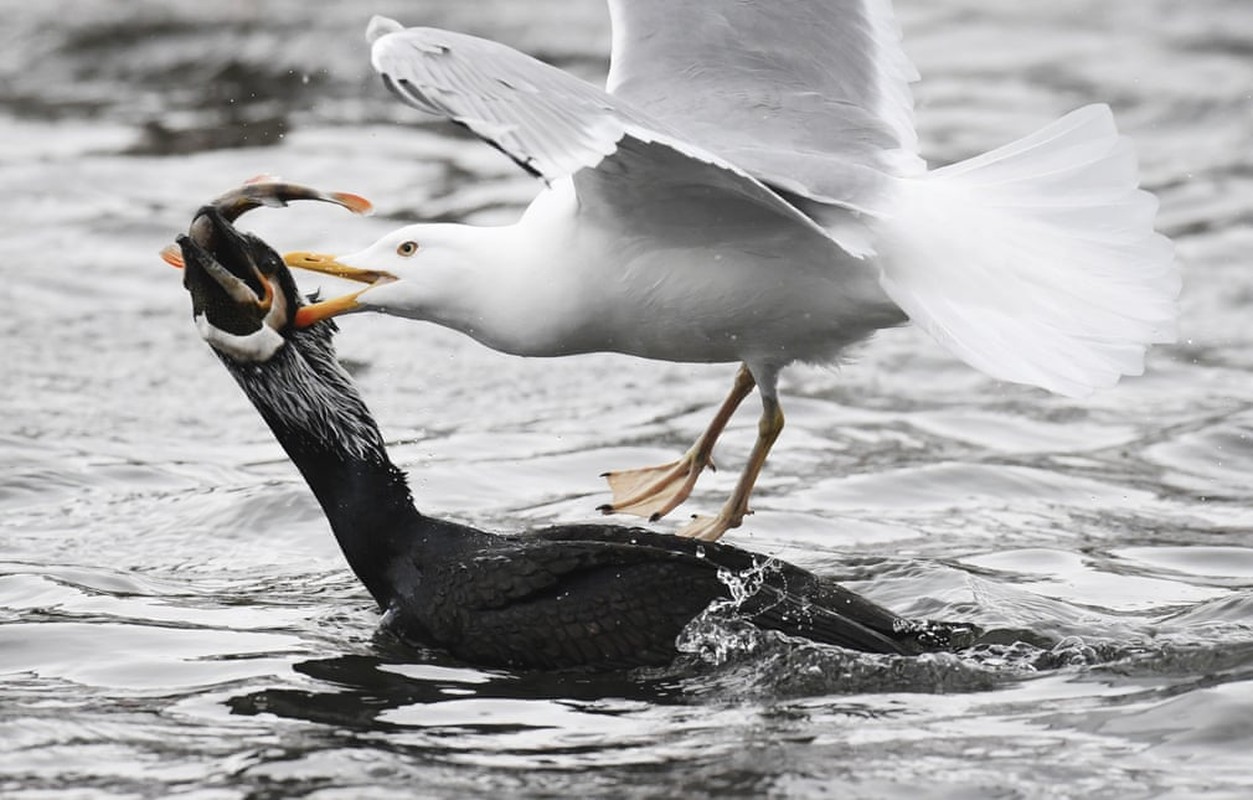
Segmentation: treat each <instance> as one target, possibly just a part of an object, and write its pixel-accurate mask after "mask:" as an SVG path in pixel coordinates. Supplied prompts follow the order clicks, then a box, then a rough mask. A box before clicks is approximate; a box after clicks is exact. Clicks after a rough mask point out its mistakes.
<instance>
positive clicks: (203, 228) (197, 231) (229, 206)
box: [161, 175, 374, 269]
mask: <svg viewBox="0 0 1253 800" xmlns="http://www.w3.org/2000/svg"><path fill="white" fill-rule="evenodd" d="M294 200H317V201H320V202H323V203H332V204H334V205H337V206H343V207H344V208H346V209H348V210H349V211H351V212H352V213H354V214H357V215H359V216H369V215H370V214H372V213H374V205H373V204H372V203H371V202H370V201H369V200H367V199H365V198H364V197H362V196H361V195H359V194H353V193H351V192H325V191H322V190H321V189H314V188H312V187H310V186H304V185H301V184H299V183H289V182H287V181H284V180H282V179H281V178H277V177H275V176H273V175H257V176H256V177H253V178H249V179H248V180H246V181H244V182H243V183H242V184H241V185H239V186H237V187H235V188H234V189H231V190H230V191H228V192H226V193H224V194H222V195H220V196H219V197H217V198H216V199H214V200H212V201H210V202H209V203H207V204H206V205H204V206H203V207H202V208H201V212H203V211H205V210H207V209H213V210H214V211H215V212H217V213H218V214H220V215H221V216H222V218H223V219H225V220H226V221H227V222H235V220H237V219H239V218H240V217H241V216H242V215H243V214H244V213H245V212H247V211H251V210H253V209H254V208H262V207H270V208H285V207H286V206H287V205H288V204H289V203H291V202H292V201H294ZM213 231H214V227H213V226H212V225H211V224H210V223H209V221H208V219H207V218H206V217H205V216H204V214H203V213H199V212H198V213H197V214H196V215H195V217H194V219H193V220H192V223H191V226H190V228H189V229H188V232H187V233H188V236H190V237H191V239H192V240H193V241H195V242H197V243H198V244H200V246H202V247H204V248H206V249H212V247H211V246H212V241H211V238H212V236H213ZM161 258H162V260H164V261H165V263H167V264H169V265H170V266H171V267H174V268H176V269H183V268H184V266H185V264H184V261H183V254H182V250H181V249H180V248H179V246H178V245H177V244H171V245H167V246H166V247H164V248H162V250H161Z"/></svg>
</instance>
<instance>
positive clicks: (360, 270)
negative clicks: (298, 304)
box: [283, 223, 491, 328]
mask: <svg viewBox="0 0 1253 800" xmlns="http://www.w3.org/2000/svg"><path fill="white" fill-rule="evenodd" d="M477 231H481V229H475V228H470V227H469V226H465V225H455V224H443V223H420V224H416V225H407V226H405V227H403V228H400V229H398V230H395V231H393V232H391V233H389V234H387V235H386V236H383V237H382V238H380V239H379V240H378V241H376V242H374V244H372V245H370V246H369V247H367V248H365V249H364V250H361V251H360V252H357V253H352V254H349V255H342V256H333V255H327V254H325V253H310V252H294V253H287V254H285V255H284V256H283V260H284V261H285V262H286V263H287V265H288V266H289V267H295V268H298V269H304V270H310V271H312V272H321V273H323V274H326V275H334V276H335V277H338V278H345V279H347V280H351V281H357V282H359V283H365V284H367V286H366V288H364V289H361V290H359V291H357V292H353V293H351V294H349V295H344V296H341V297H337V298H333V299H331V300H327V301H323V302H322V303H317V304H314V305H313V306H307V307H306V308H304V309H302V310H301V311H302V316H301V317H300V318H298V320H297V324H298V325H300V326H301V327H304V326H306V325H309V324H312V323H313V322H316V321H318V320H319V319H324V318H326V317H330V316H336V315H338V314H344V313H348V312H352V311H378V312H382V313H385V314H394V315H397V316H402V317H409V318H411V319H420V320H427V321H430V322H436V323H440V324H444V325H449V326H451V327H456V328H461V327H463V326H462V325H461V324H458V323H459V322H461V320H460V317H461V316H462V315H464V314H467V313H470V311H471V308H472V303H473V298H474V296H475V293H476V288H475V286H476V281H475V279H474V276H475V275H476V274H477V273H476V270H475V266H476V265H478V264H482V263H484V261H485V259H487V258H489V257H490V255H491V254H490V253H485V252H483V251H484V248H485V246H489V240H490V237H484V236H482V235H476V233H477ZM323 312H324V313H323Z"/></svg>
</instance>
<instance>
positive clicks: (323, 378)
mask: <svg viewBox="0 0 1253 800" xmlns="http://www.w3.org/2000/svg"><path fill="white" fill-rule="evenodd" d="M334 329H335V328H334V323H329V322H324V323H320V324H318V325H315V326H313V327H311V328H308V329H305V330H297V331H293V332H291V333H289V334H287V337H286V338H287V342H286V344H285V345H284V346H283V347H281V348H280V349H279V350H278V352H276V353H275V354H274V355H273V356H272V357H271V358H269V359H268V360H266V361H263V362H258V363H239V362H236V361H234V360H232V359H231V358H230V357H228V356H224V355H223V356H221V357H222V360H223V361H224V362H225V363H226V366H227V368H228V369H229V370H230V372H231V373H232V374H233V375H234V376H235V379H236V381H237V382H238V383H239V385H240V387H241V388H242V389H243V390H244V393H245V394H247V395H248V399H249V400H251V401H252V404H253V405H254V406H256V408H257V410H258V411H259V412H261V416H262V418H264V419H265V421H266V424H267V425H269V426H270V430H271V431H273V432H274V436H275V438H277V439H278V441H279V444H281V445H282V446H283V449H284V450H286V451H287V454H288V456H290V458H291V460H292V462H293V463H295V465H296V467H297V468H298V469H299V470H300V473H301V474H302V475H303V476H304V478H305V481H306V482H307V483H308V484H309V488H311V489H312V490H313V493H314V495H315V496H316V497H317V499H318V502H319V503H320V504H321V505H322V510H323V511H324V512H325V513H326V517H327V519H328V520H329V521H330V523H331V529H332V530H333V531H334V533H335V538H336V539H337V540H338V541H339V545H340V548H341V549H342V550H343V552H344V556H345V557H346V558H347V560H348V564H349V566H350V567H351V568H352V570H353V572H355V573H356V574H357V577H358V578H359V579H360V580H361V582H362V583H363V584H365V587H366V588H367V589H368V590H369V591H370V594H372V595H373V596H374V599H375V600H376V601H378V603H379V605H380V606H384V607H385V606H387V605H388V604H389V603H390V601H391V600H392V599H393V598H394V597H395V595H396V591H397V587H396V586H394V583H395V581H396V580H397V577H396V575H395V573H396V567H397V566H398V565H400V564H402V563H403V562H404V561H407V560H410V559H412V558H413V556H415V555H416V552H415V549H416V546H417V544H418V543H419V540H420V539H421V536H422V531H423V529H424V526H426V522H425V520H424V518H423V517H422V515H420V514H419V513H418V511H417V509H415V508H414V506H413V497H412V495H411V494H410V491H409V485H408V482H407V481H406V480H405V476H404V473H403V472H401V470H400V469H399V468H398V467H396V466H395V465H394V464H393V463H392V462H391V459H389V458H388V457H387V451H386V449H385V448H384V445H383V437H382V434H381V433H379V429H378V426H377V425H376V424H375V423H374V419H373V417H371V415H370V412H369V409H367V408H366V405H365V403H364V401H362V399H361V396H360V395H359V394H358V393H357V390H356V387H355V386H354V385H353V383H352V380H351V379H350V378H349V377H348V375H347V373H346V372H344V369H343V367H341V366H340V364H339V361H338V360H337V359H336V358H335V351H334V348H333V346H332V344H331V334H332V332H333V331H334Z"/></svg>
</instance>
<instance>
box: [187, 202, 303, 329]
mask: <svg viewBox="0 0 1253 800" xmlns="http://www.w3.org/2000/svg"><path fill="white" fill-rule="evenodd" d="M178 247H179V251H180V253H179V255H180V260H181V261H182V262H183V264H184V267H185V268H184V272H183V285H184V286H185V287H186V288H187V290H188V292H189V293H190V294H191V299H192V314H193V316H194V317H195V318H196V320H197V323H198V324H202V325H205V324H207V325H209V326H212V327H213V328H215V329H217V330H219V331H222V332H225V333H227V334H231V335H233V336H250V335H252V334H255V333H257V332H258V331H259V330H260V329H261V328H262V327H268V328H270V329H272V330H274V331H282V329H284V328H286V327H287V326H288V325H289V323H290V322H291V316H292V315H291V312H290V309H293V308H294V307H296V306H297V305H298V304H299V302H300V300H299V297H298V295H297V294H296V288H295V284H294V282H293V281H292V280H291V276H290V274H289V273H288V272H287V270H286V268H285V267H284V265H283V262H282V259H281V258H279V256H278V254H277V253H275V252H274V251H273V250H272V249H270V247H269V246H268V245H266V244H265V243H264V242H262V241H261V240H260V239H258V238H256V237H255V236H252V235H250V234H246V233H241V232H239V231H238V230H236V229H235V227H234V226H233V225H231V223H230V222H229V221H228V220H227V219H226V216H225V215H224V214H223V213H222V212H221V211H220V210H219V209H218V208H216V207H215V206H206V207H205V208H202V209H201V210H200V212H199V213H198V214H197V215H196V218H195V220H194V221H193V222H192V224H191V229H190V231H189V234H188V235H184V236H179V237H178ZM202 320H203V321H202Z"/></svg>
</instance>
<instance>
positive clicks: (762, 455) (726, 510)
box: [677, 389, 783, 542]
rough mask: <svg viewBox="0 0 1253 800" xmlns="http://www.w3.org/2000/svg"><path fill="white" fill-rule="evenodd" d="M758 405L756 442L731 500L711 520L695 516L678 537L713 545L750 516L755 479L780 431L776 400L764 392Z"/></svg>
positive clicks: (780, 415)
mask: <svg viewBox="0 0 1253 800" xmlns="http://www.w3.org/2000/svg"><path fill="white" fill-rule="evenodd" d="M771 394H773V392H771ZM761 402H762V412H761V420H760V421H758V423H757V442H756V443H755V444H754V445H753V452H752V455H750V456H749V459H748V464H747V466H745V467H744V472H743V473H741V474H740V480H739V483H737V484H736V485H735V491H734V492H732V493H731V497H730V498H729V499H728V500H727V502H726V504H725V505H724V506H723V507H722V510H721V511H719V512H718V513H717V514H715V515H714V516H712V517H708V516H694V517H693V518H692V521H691V522H689V523H688V524H686V525H684V526H683V527H682V528H680V529H679V530H678V531H677V533H678V535H679V536H687V537H689V538H692V539H701V540H703V541H706V542H716V541H718V539H720V538H722V534H724V533H726V532H727V531H728V530H730V529H731V528H738V527H739V526H740V523H741V522H743V521H744V517H745V516H747V515H749V514H751V513H753V512H752V511H749V510H748V496H749V495H750V494H752V491H753V485H754V484H756V483H757V476H758V475H760V474H761V468H762V467H763V466H765V464H766V456H767V455H769V454H770V448H771V447H772V446H773V445H774V442H775V440H776V439H778V438H779V434H780V433H781V432H782V431H783V410H782V409H781V408H780V407H779V401H778V399H777V398H775V397H773V396H767V394H766V392H765V391H764V389H763V391H762V398H761Z"/></svg>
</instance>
